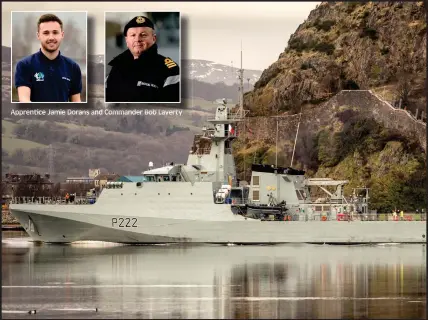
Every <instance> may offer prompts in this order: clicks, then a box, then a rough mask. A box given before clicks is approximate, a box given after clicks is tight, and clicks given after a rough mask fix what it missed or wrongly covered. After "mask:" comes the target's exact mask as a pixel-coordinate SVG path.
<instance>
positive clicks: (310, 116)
mask: <svg viewBox="0 0 428 320" xmlns="http://www.w3.org/2000/svg"><path fill="white" fill-rule="evenodd" d="M341 106H351V107H356V108H359V109H360V110H361V111H362V112H363V113H365V114H366V116H372V117H373V118H374V119H375V120H376V121H378V122H379V123H381V124H382V125H384V126H385V127H387V128H394V129H397V130H399V131H400V132H401V133H402V134H404V135H405V136H407V137H416V138H417V140H418V141H419V143H420V145H421V147H422V148H423V149H424V150H425V151H426V123H424V122H422V121H421V120H416V119H415V118H414V117H412V116H411V115H410V114H409V113H408V112H407V111H406V110H402V109H395V108H394V107H392V106H391V105H390V104H389V103H387V102H385V101H383V100H382V99H380V98H379V97H377V96H376V95H375V94H374V93H373V92H372V91H370V90H343V91H341V92H339V93H338V94H337V95H335V96H334V97H333V98H331V99H330V100H328V101H327V102H325V103H323V104H322V105H319V106H317V107H312V108H311V109H309V110H305V112H304V113H303V114H302V118H301V123H300V128H299V136H298V139H297V144H296V155H295V156H298V157H299V155H300V156H301V157H304V155H303V154H304V153H305V152H306V153H307V152H308V151H310V149H311V139H312V136H313V135H314V134H315V133H316V132H317V131H318V130H320V129H321V128H322V127H324V126H326V125H328V124H331V123H333V121H334V120H335V114H336V113H337V112H338V111H339V108H340V107H341ZM276 122H277V117H275V116H274V117H248V118H247V119H246V122H245V130H244V126H243V124H241V126H240V132H241V134H240V138H243V137H244V136H245V134H246V135H247V137H248V138H249V139H250V140H251V139H256V140H263V141H265V142H266V143H270V144H275V140H276ZM298 122H299V115H292V116H279V117H278V147H279V149H280V150H282V153H283V154H282V156H283V157H284V158H285V159H287V160H286V164H287V163H290V162H289V160H291V156H292V151H293V145H294V139H295V136H296V132H297V125H298ZM249 128H250V130H251V133H250V130H249ZM244 132H245V134H244Z"/></svg>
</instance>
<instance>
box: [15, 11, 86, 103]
mask: <svg viewBox="0 0 428 320" xmlns="http://www.w3.org/2000/svg"><path fill="white" fill-rule="evenodd" d="M11 14H12V16H11V23H12V26H11V37H12V41H11V43H12V49H11V51H12V53H11V57H12V61H11V66H12V78H11V79H12V84H11V87H12V94H11V97H12V98H11V100H12V101H11V102H12V103H18V102H24V103H67V102H68V103H86V102H87V90H86V88H87V76H86V74H87V12H85V11H79V12H75V11H61V12H59V11H57V12H34V11H31V12H24V11H12V13H11Z"/></svg>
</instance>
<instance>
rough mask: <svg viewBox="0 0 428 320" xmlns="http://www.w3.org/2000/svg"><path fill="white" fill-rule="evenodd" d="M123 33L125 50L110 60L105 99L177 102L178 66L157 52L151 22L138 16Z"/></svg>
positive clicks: (108, 100)
mask: <svg viewBox="0 0 428 320" xmlns="http://www.w3.org/2000/svg"><path fill="white" fill-rule="evenodd" d="M123 33H124V36H125V40H126V46H127V47H128V50H126V51H125V52H123V53H121V54H119V55H118V56H116V57H115V58H114V59H113V60H112V61H110V62H109V65H110V66H112V69H111V71H110V74H109V75H108V77H107V82H106V102H177V103H178V102H180V69H179V67H178V65H177V63H176V62H174V61H172V60H171V59H170V58H166V57H164V56H162V55H160V54H158V48H157V44H156V34H155V30H154V25H153V23H152V22H151V21H150V20H149V19H148V18H146V17H142V16H138V17H135V18H133V19H132V20H131V21H129V22H128V23H127V24H126V26H125V28H124V32H123Z"/></svg>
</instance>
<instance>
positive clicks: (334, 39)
mask: <svg viewBox="0 0 428 320" xmlns="http://www.w3.org/2000/svg"><path fill="white" fill-rule="evenodd" d="M426 34H427V32H426V22H425V6H424V3H423V2H408V3H405V2H379V3H372V2H369V3H357V2H348V3H343V2H337V3H334V2H329V3H322V4H320V5H319V6H318V7H317V8H316V9H315V10H313V11H312V12H311V13H310V15H309V17H308V19H307V20H306V21H305V22H304V23H302V24H301V25H300V26H299V27H298V28H297V30H296V32H295V33H294V34H293V35H292V36H291V37H290V40H289V42H288V47H287V48H286V49H285V51H284V52H283V53H282V54H281V55H280V57H279V59H278V61H276V62H274V63H273V64H272V65H271V66H270V67H269V68H267V69H266V70H264V72H263V73H262V75H261V77H260V79H259V81H258V82H257V83H256V84H255V89H254V90H253V91H252V92H250V93H247V94H246V95H245V98H244V104H245V106H246V108H248V109H250V110H251V115H266V114H269V113H270V112H272V111H274V110H277V109H278V110H279V111H291V112H298V111H299V110H300V106H301V104H305V103H311V104H316V103H319V102H321V101H324V100H326V99H328V98H329V97H331V96H332V95H334V94H336V93H337V92H339V91H340V90H342V89H370V88H373V87H378V86H382V85H385V84H393V85H394V87H395V91H396V98H397V100H398V99H399V98H403V99H404V100H406V101H405V102H406V104H408V108H410V109H413V111H414V110H416V108H419V110H422V109H424V108H425V94H424V92H425V78H426V71H425V70H426Z"/></svg>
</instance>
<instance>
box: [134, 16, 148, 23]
mask: <svg viewBox="0 0 428 320" xmlns="http://www.w3.org/2000/svg"><path fill="white" fill-rule="evenodd" d="M145 21H146V19H144V18H143V17H137V19H135V22H137V23H144V22H145Z"/></svg>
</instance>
